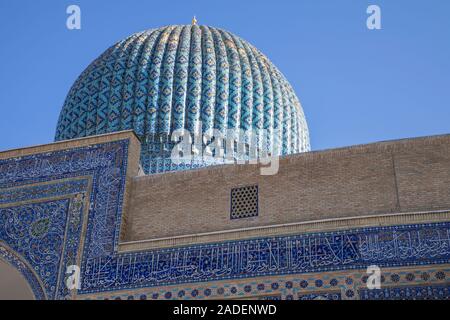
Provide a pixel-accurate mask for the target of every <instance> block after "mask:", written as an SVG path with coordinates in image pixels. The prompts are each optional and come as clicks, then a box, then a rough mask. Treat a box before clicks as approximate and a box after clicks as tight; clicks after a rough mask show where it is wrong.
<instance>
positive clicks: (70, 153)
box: [0, 140, 450, 299]
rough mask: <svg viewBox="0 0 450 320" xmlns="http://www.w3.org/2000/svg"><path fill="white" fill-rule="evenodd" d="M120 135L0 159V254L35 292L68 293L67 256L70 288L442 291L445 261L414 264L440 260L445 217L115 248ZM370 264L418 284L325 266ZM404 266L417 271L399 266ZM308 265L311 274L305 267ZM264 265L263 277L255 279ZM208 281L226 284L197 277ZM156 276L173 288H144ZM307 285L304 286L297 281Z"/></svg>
mask: <svg viewBox="0 0 450 320" xmlns="http://www.w3.org/2000/svg"><path fill="white" fill-rule="evenodd" d="M128 144H129V141H128V140H118V141H115V142H109V143H101V144H96V145H92V146H89V147H80V148H74V149H68V150H63V151H54V152H47V153H42V154H34V155H30V156H23V157H19V158H11V159H6V160H0V257H2V258H3V259H4V260H6V261H8V262H10V263H11V264H12V265H13V266H15V267H16V268H17V269H18V270H19V271H21V272H22V274H23V275H24V277H25V278H26V279H27V280H28V281H29V283H30V286H31V287H32V288H33V291H34V294H35V296H36V298H38V299H45V298H47V299H67V298H74V296H73V293H71V292H69V291H68V289H67V288H66V287H65V285H64V283H65V279H66V275H65V270H66V267H67V266H68V265H72V264H79V265H80V266H81V270H82V285H81V289H80V290H78V291H77V296H76V297H77V298H82V297H83V296H85V297H92V296H95V295H96V294H99V295H105V294H106V295H109V296H112V295H113V292H121V291H122V292H128V291H130V290H134V291H139V290H144V291H145V290H147V293H142V294H140V296H139V297H137V296H135V295H134V294H133V295H129V294H128V295H127V296H126V297H127V298H128V297H130V296H131V297H132V298H133V299H135V298H142V299H143V298H144V295H145V298H146V299H147V298H149V297H151V298H165V299H172V298H188V297H189V298H194V299H195V298H211V297H217V296H222V297H229V298H232V297H234V296H236V297H246V296H253V297H261V298H267V299H269V298H270V297H272V298H275V297H278V296H279V295H280V294H279V293H277V292H278V291H279V290H281V289H282V290H284V291H283V292H281V297H283V299H339V298H343V297H345V298H346V299H356V298H359V297H360V298H361V299H378V298H398V297H406V298H408V297H415V298H418V297H422V296H424V295H425V294H426V293H427V292H428V293H430V292H431V293H432V294H434V293H436V295H437V296H438V297H443V298H444V297H448V283H447V282H446V281H447V280H446V279H447V275H446V272H448V271H446V269H442V270H439V269H437V270H436V271H433V272H430V271H427V272H425V271H423V269H424V268H430V266H433V265H436V266H438V265H446V264H448V263H449V259H450V223H449V222H441V223H426V224H425V223H423V224H410V225H396V226H386V227H367V228H358V229H349V230H341V231H335V232H320V233H309V234H298V235H290V236H278V237H268V238H258V239H249V240H240V241H228V242H219V243H209V244H205V245H195V246H182V247H176V248H169V249H155V250H149V251H140V252H127V253H120V252H118V243H119V232H120V228H121V221H122V214H123V213H122V205H123V198H124V191H125V178H126V170H127V165H128V164H127V155H128ZM372 264H376V265H378V266H380V267H383V268H398V269H399V270H400V271H399V272H397V273H392V274H389V275H386V276H385V277H388V278H385V279H384V281H385V282H386V283H389V284H390V286H391V287H393V286H394V285H395V284H397V283H400V282H401V283H404V282H405V281H406V282H408V281H409V282H414V281H422V282H425V284H426V287H425V288H424V287H422V286H417V285H412V286H409V289H405V288H404V289H397V288H385V289H383V290H381V291H379V292H377V291H371V292H367V291H364V290H362V291H361V290H359V291H358V287H356V282H358V283H359V284H361V283H362V282H363V281H364V277H363V276H360V277H354V276H353V277H342V276H341V277H336V276H333V274H337V273H339V272H342V271H345V272H349V273H352V272H353V271H352V270H361V269H364V268H366V267H367V266H369V265H372ZM412 266H416V268H417V270H416V271H414V272H406V273H405V274H403V273H402V272H403V271H401V270H402V268H411V267H412ZM314 273H322V276H320V277H319V276H309V277H308V275H311V274H314ZM301 275H304V277H301ZM269 276H270V279H271V280H270V281H267V282H261V281H260V280H258V279H262V278H265V277H266V278H267V277H269ZM276 277H291V279H286V280H284V281H282V282H279V281H274V280H273V279H274V278H276ZM396 280H397V282H396ZM430 281H438V282H439V281H440V283H439V286H435V285H433V284H430V283H429V282H430ZM213 282H214V283H218V282H221V283H227V285H223V284H222V285H220V286H217V287H210V286H206V287H205V286H204V284H205V283H213ZM422 282H421V283H422ZM196 284H198V285H196ZM165 286H176V288H177V289H176V290H175V291H172V290H171V291H167V290H163V291H160V292H158V291H156V290H158V288H162V287H165ZM196 286H197V287H196ZM312 287H314V288H315V291H316V292H298V290H302V289H304V290H309V289H308V288H312ZM152 288H154V289H152ZM336 288H340V289H339V290H337V291H336ZM294 289H295V290H297V291H295V292H294V291H292V290H294ZM154 290H155V291H154ZM116 297H120V296H117V295H116ZM126 297H125V296H124V297H123V298H126ZM120 298H122V297H120Z"/></svg>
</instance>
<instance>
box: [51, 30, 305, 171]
mask: <svg viewBox="0 0 450 320" xmlns="http://www.w3.org/2000/svg"><path fill="white" fill-rule="evenodd" d="M183 128H184V129H187V130H188V131H189V132H193V133H205V132H208V130H210V129H217V130H219V131H220V132H221V133H223V135H224V136H227V134H228V135H229V134H231V133H229V132H234V131H233V129H242V130H244V131H245V130H249V129H252V130H253V131H254V132H256V134H257V135H259V134H260V133H261V132H263V131H264V132H268V134H267V135H266V136H265V137H266V139H267V140H268V141H267V145H275V144H279V147H278V149H277V150H278V151H277V153H278V155H288V154H293V153H298V152H304V151H309V148H310V147H309V135H308V127H307V123H306V120H305V117H304V114H303V110H302V107H301V105H300V102H299V100H298V98H297V96H296V95H295V93H294V90H293V89H292V87H291V86H290V84H289V83H288V82H287V80H286V79H285V77H284V76H283V75H282V74H281V72H280V71H279V70H278V69H277V68H276V67H275V66H274V65H273V64H272V63H271V62H270V61H269V60H268V59H267V58H266V56H264V55H263V54H262V53H261V52H260V51H259V50H257V49H256V48H255V47H254V46H252V45H250V44H249V43H248V42H246V41H245V40H243V39H241V38H239V37H237V36H235V35H233V34H231V33H229V32H227V31H224V30H221V29H218V28H213V27H208V26H199V25H196V24H195V23H194V24H193V25H184V26H167V27H162V28H158V29H152V30H147V31H143V32H139V33H136V34H133V35H131V36H129V37H128V38H126V39H124V40H122V41H119V42H118V43H116V44H115V45H113V46H112V47H110V48H109V49H107V50H106V51H105V52H104V53H103V54H102V55H101V56H100V57H98V58H97V59H96V60H95V61H93V62H92V63H91V64H90V65H89V66H88V67H87V68H86V69H85V70H84V71H83V72H82V74H81V75H80V76H79V78H78V79H77V80H76V81H75V83H74V84H73V86H72V88H71V89H70V91H69V94H68V95H67V98H66V100H65V103H64V106H63V108H62V111H61V113H60V116H59V120H58V125H57V130H56V135H55V140H56V141H61V140H67V139H74V138H80V137H87V136H92V135H97V134H104V133H110V132H115V131H122V130H129V129H133V130H134V132H135V133H136V134H137V136H138V137H139V139H140V140H141V143H142V151H141V164H142V167H143V169H144V171H145V172H146V173H157V172H166V171H173V170H183V169H190V168H198V167H203V166H207V165H213V164H217V163H223V162H225V160H223V161H222V160H220V161H218V160H217V159H216V160H214V161H213V160H211V159H209V158H208V159H207V158H205V157H202V156H194V157H193V158H192V159H191V160H190V161H185V162H183V163H177V164H175V163H174V162H173V161H171V150H172V148H173V146H174V144H175V142H174V141H172V139H171V135H172V133H173V132H174V131H175V130H176V129H183ZM230 129H231V130H230ZM250 158H251V157H250Z"/></svg>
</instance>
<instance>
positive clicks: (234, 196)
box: [230, 186, 258, 219]
mask: <svg viewBox="0 0 450 320" xmlns="http://www.w3.org/2000/svg"><path fill="white" fill-rule="evenodd" d="M230 211H231V212H230V218H231V219H241V218H249V217H256V216H258V186H246V187H240V188H234V189H231V210H230Z"/></svg>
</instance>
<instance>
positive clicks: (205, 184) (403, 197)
mask: <svg viewBox="0 0 450 320" xmlns="http://www.w3.org/2000/svg"><path fill="white" fill-rule="evenodd" d="M252 184H258V186H259V216H258V217H253V218H247V219H235V220H231V219H230V191H231V189H232V188H234V187H237V186H244V185H252ZM432 209H436V210H439V209H450V135H446V136H436V137H426V138H417V139H407V140H399V141H392V142H380V143H375V144H369V145H362V146H354V147H348V148H342V149H335V150H327V151H320V152H311V153H307V154H301V155H294V156H288V157H285V158H283V159H281V161H280V170H279V173H278V174H276V175H273V176H262V175H260V169H259V166H257V165H239V166H221V167H212V168H207V169H201V170H195V171H186V172H176V173H166V174H160V175H153V176H144V177H135V178H134V179H133V182H132V189H131V201H130V207H129V213H128V214H129V226H128V232H127V234H126V235H125V238H124V240H128V241H133V240H144V239H155V238H164V237H172V236H179V235H187V234H196V233H206V232H214V231H223V230H232V229H240V228H247V227H257V226H269V225H275V224H285V223H295V222H305V221H314V220H322V219H333V218H344V217H357V216H373V215H378V214H388V213H397V212H415V211H421V210H432Z"/></svg>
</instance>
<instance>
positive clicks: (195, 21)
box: [192, 16, 197, 26]
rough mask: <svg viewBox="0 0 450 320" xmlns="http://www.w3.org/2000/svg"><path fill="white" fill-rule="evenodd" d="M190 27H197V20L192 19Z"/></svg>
mask: <svg viewBox="0 0 450 320" xmlns="http://www.w3.org/2000/svg"><path fill="white" fill-rule="evenodd" d="M192 25H193V26H195V25H197V18H196V17H195V16H194V18H192Z"/></svg>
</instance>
